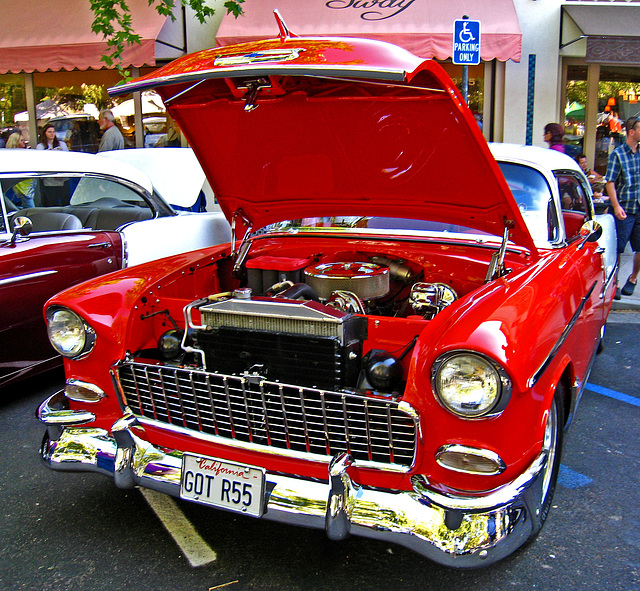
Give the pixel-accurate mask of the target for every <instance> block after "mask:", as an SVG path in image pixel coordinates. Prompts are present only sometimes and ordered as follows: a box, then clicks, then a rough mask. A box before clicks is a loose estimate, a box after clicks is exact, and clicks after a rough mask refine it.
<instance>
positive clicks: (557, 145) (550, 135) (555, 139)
mask: <svg viewBox="0 0 640 591" xmlns="http://www.w3.org/2000/svg"><path fill="white" fill-rule="evenodd" d="M544 141H545V142H547V143H548V144H549V147H550V148H551V149H552V150H556V151H557V152H562V153H563V154H565V153H566V152H565V149H564V127H562V125H560V124H559V123H547V124H546V125H545V126H544Z"/></svg>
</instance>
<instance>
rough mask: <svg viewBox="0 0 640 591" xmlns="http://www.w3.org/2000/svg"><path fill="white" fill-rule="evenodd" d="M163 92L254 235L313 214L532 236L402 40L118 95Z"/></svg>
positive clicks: (195, 58) (244, 55) (221, 66)
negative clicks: (412, 220) (400, 44)
mask: <svg viewBox="0 0 640 591" xmlns="http://www.w3.org/2000/svg"><path fill="white" fill-rule="evenodd" d="M148 88H156V89H157V91H158V92H159V93H160V95H161V96H162V99H163V101H164V103H165V105H166V106H167V108H168V110H169V112H170V114H171V116H172V117H174V118H175V119H176V120H177V121H178V123H179V124H180V127H181V128H182V130H183V132H184V133H185V135H186V137H187V139H188V141H189V143H190V145H191V146H192V147H193V149H194V151H195V152H196V154H197V155H198V159H199V160H200V163H201V164H202V166H203V168H204V170H205V173H206V175H207V177H208V179H209V182H210V183H211V185H212V187H213V189H214V191H215V193H216V195H217V198H218V201H219V202H220V205H221V207H222V209H223V211H224V212H225V214H226V215H227V217H228V218H229V219H231V218H232V217H233V216H234V215H236V217H237V219H238V220H239V221H242V220H244V221H245V223H246V225H250V226H251V227H252V228H253V229H254V230H256V229H258V228H260V227H262V226H265V225H267V224H269V223H273V222H277V221H281V220H285V219H297V218H304V217H311V216H358V215H362V216H370V215H375V216H386V217H401V218H415V219H421V220H433V221H440V222H445V223H452V224H460V225H464V226H467V227H471V228H474V229H477V230H480V231H483V232H488V233H490V234H494V235H497V236H502V235H503V233H504V229H505V227H509V229H510V239H511V240H512V241H513V242H515V243H516V244H519V245H521V246H523V247H525V248H527V249H529V250H530V251H531V252H532V253H535V252H536V250H535V246H534V244H533V240H532V238H531V236H530V234H529V232H528V230H527V227H526V225H525V222H524V220H523V218H522V216H521V214H520V211H519V210H518V207H517V205H516V203H515V200H514V199H513V197H512V195H511V193H510V191H509V188H508V186H507V184H506V182H505V180H504V177H503V175H502V173H501V172H500V169H499V167H498V165H497V163H496V161H495V159H494V158H493V157H492V155H491V153H490V151H489V149H488V146H487V143H486V141H485V139H484V137H483V136H482V134H481V132H480V129H479V127H478V124H477V123H476V121H475V119H474V118H473V115H472V113H471V112H470V110H469V109H468V107H467V106H466V104H465V103H464V100H463V99H462V98H461V96H460V95H459V93H458V91H457V89H456V88H455V86H454V85H453V83H452V82H451V80H450V78H449V77H448V76H447V74H446V73H445V72H444V70H443V69H442V68H441V67H440V66H439V65H438V64H436V63H435V62H432V61H430V60H426V61H425V60H422V59H421V58H418V57H416V56H414V55H413V54H411V53H409V52H407V51H405V50H403V49H401V48H398V47H396V46H394V45H391V44H388V43H383V42H378V41H371V40H366V39H341V38H302V37H289V36H283V37H282V38H280V39H274V40H267V41H259V42H254V43H246V44H241V45H234V46H226V47H222V48H214V49H209V50H205V51H202V52H199V53H196V54H193V55H190V56H186V57H184V58H180V59H178V60H176V61H174V62H172V63H170V64H168V65H167V66H165V67H163V68H160V69H159V70H157V71H155V72H154V73H153V74H151V75H148V76H145V77H142V78H138V79H136V80H133V81H131V82H129V83H127V84H124V85H122V86H118V87H115V88H112V89H110V93H111V94H112V95H121V94H126V93H129V92H132V91H139V90H145V89H148Z"/></svg>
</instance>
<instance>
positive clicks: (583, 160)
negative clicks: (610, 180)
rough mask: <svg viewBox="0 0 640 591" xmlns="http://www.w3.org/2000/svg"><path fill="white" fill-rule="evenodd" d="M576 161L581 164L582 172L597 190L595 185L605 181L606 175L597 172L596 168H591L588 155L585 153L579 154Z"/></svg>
mask: <svg viewBox="0 0 640 591" xmlns="http://www.w3.org/2000/svg"><path fill="white" fill-rule="evenodd" d="M576 162H577V163H578V164H579V165H580V168H581V169H582V172H584V174H585V176H586V177H587V178H588V179H589V184H590V185H591V188H592V189H593V190H594V192H595V185H602V184H603V183H604V177H603V176H602V175H601V174H599V173H597V172H596V171H595V170H591V169H590V168H589V166H588V165H587V157H586V156H585V155H584V154H578V155H577V156H576Z"/></svg>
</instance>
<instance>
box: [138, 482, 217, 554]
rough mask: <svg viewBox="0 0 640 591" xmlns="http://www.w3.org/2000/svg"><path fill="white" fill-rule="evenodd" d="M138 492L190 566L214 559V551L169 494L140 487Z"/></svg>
mask: <svg viewBox="0 0 640 591" xmlns="http://www.w3.org/2000/svg"><path fill="white" fill-rule="evenodd" d="M140 492H141V493H142V496H143V497H144V498H145V499H146V500H147V503H149V506H150V507H151V508H152V509H153V512H154V513H155V514H156V515H157V516H158V519H160V521H161V522H162V525H164V527H165V529H166V530H167V531H168V532H169V533H170V534H171V537H172V538H173V539H174V541H175V542H176V544H178V546H179V547H180V550H181V551H182V553H183V554H184V555H185V557H186V558H187V560H188V561H189V563H190V564H191V566H193V567H196V566H203V565H205V564H209V563H210V562H213V561H214V560H216V558H217V555H216V553H215V551H213V550H212V549H211V548H210V547H209V545H208V544H207V543H206V542H205V541H204V540H203V539H202V537H201V536H200V534H199V533H198V532H197V531H196V530H195V528H194V527H193V525H191V523H190V522H189V520H188V519H187V518H186V517H185V516H184V513H183V512H182V511H181V510H180V507H178V505H176V503H175V501H174V500H173V499H172V498H171V497H170V496H169V495H165V494H162V493H159V492H156V491H155V490H149V489H146V488H141V489H140Z"/></svg>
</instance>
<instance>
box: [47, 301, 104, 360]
mask: <svg viewBox="0 0 640 591" xmlns="http://www.w3.org/2000/svg"><path fill="white" fill-rule="evenodd" d="M46 317H47V335H48V337H49V342H50V343H51V345H52V346H53V348H54V349H55V350H56V351H57V352H58V353H60V355H62V356H63V357H66V358H67V359H80V358H82V357H85V356H87V355H88V354H89V353H91V350H92V349H93V347H94V345H95V342H96V333H95V330H93V328H91V326H89V324H87V322H86V321H85V320H84V319H83V318H82V317H81V316H80V315H79V314H77V313H76V312H74V311H73V310H70V309H69V308H65V307H63V306H51V307H50V308H48V309H47V312H46ZM65 326H66V333H65V332H64V331H65ZM69 331H71V332H73V333H74V334H70V332H69ZM66 340H68V341H70V342H69V343H65V341H66Z"/></svg>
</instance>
